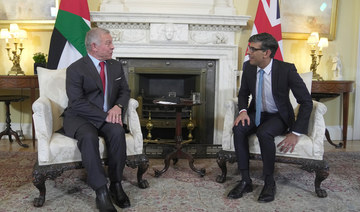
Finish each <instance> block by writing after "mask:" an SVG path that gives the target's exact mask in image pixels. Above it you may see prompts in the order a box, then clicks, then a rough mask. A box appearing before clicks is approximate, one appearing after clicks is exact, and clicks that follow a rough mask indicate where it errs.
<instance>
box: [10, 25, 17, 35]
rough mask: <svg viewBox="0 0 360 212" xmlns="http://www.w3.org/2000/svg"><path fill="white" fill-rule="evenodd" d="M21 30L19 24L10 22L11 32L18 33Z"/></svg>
mask: <svg viewBox="0 0 360 212" xmlns="http://www.w3.org/2000/svg"><path fill="white" fill-rule="evenodd" d="M18 32H19V26H18V25H17V24H10V33H11V34H14V33H18Z"/></svg>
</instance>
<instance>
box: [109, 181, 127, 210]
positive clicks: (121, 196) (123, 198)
mask: <svg viewBox="0 0 360 212" xmlns="http://www.w3.org/2000/svg"><path fill="white" fill-rule="evenodd" d="M110 193H111V197H112V198H113V200H114V202H115V204H116V205H117V206H119V207H120V208H128V207H130V200H129V197H128V196H127V195H126V194H125V192H124V190H123V188H122V185H121V182H116V183H111V184H110Z"/></svg>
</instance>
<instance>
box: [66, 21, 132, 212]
mask: <svg viewBox="0 0 360 212" xmlns="http://www.w3.org/2000/svg"><path fill="white" fill-rule="evenodd" d="M85 45H86V49H87V52H88V55H87V56H85V57H83V58H81V59H79V60H77V61H76V62H74V63H73V64H71V65H70V66H69V67H68V68H67V71H66V93H67V96H68V98H69V104H68V107H67V108H66V109H65V111H64V131H65V134H66V135H67V136H69V137H73V138H75V139H77V140H78V143H77V145H78V148H79V150H80V152H81V158H82V163H83V165H84V167H85V169H86V171H87V181H88V184H89V185H90V186H91V188H92V189H94V190H95V192H96V205H97V207H98V209H99V210H100V211H116V209H115V207H114V205H113V203H112V201H111V198H110V195H111V196H112V197H113V200H114V202H115V204H116V205H118V206H119V207H121V208H126V207H129V206H130V201H129V198H128V196H127V195H126V194H125V192H124V190H123V188H122V185H121V180H122V174H123V169H124V166H125V160H126V142H125V130H124V128H123V127H122V125H123V123H122V114H123V112H124V109H125V108H126V107H127V105H128V101H129V98H130V90H129V87H128V84H127V81H126V79H125V75H124V71H123V68H122V66H121V64H120V63H119V62H118V61H116V60H113V59H111V57H112V53H113V50H114V45H113V43H112V37H111V35H110V32H109V31H108V30H105V29H101V28H94V29H91V30H90V31H89V32H88V33H87V34H86V38H85ZM98 136H102V137H103V138H104V139H105V143H106V149H107V156H108V157H107V158H108V165H109V166H108V176H109V179H110V192H109V189H108V187H107V179H106V175H105V170H104V168H103V165H102V161H101V159H100V153H99V139H98Z"/></svg>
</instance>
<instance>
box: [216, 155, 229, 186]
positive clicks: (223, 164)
mask: <svg viewBox="0 0 360 212" xmlns="http://www.w3.org/2000/svg"><path fill="white" fill-rule="evenodd" d="M216 162H217V164H218V165H219V167H220V169H221V175H218V176H217V177H216V182H218V183H224V182H225V181H226V175H227V168H226V158H225V157H218V158H217V159H216Z"/></svg>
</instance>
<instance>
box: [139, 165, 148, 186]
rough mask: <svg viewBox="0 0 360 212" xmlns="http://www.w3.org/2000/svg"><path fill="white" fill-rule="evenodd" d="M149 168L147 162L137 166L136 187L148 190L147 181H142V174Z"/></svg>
mask: <svg viewBox="0 0 360 212" xmlns="http://www.w3.org/2000/svg"><path fill="white" fill-rule="evenodd" d="M148 168H149V163H148V162H142V163H141V164H139V166H138V171H137V180H138V186H139V188H143V189H145V188H148V187H149V183H148V181H147V180H145V179H142V177H143V174H144V173H145V172H146V170H147V169H148Z"/></svg>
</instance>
